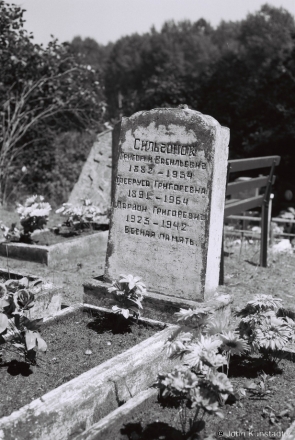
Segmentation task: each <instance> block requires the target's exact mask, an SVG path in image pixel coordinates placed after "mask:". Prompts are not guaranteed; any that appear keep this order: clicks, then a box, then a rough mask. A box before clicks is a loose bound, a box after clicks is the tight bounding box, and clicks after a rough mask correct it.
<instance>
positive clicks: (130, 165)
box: [104, 108, 229, 301]
mask: <svg viewBox="0 0 295 440" xmlns="http://www.w3.org/2000/svg"><path fill="white" fill-rule="evenodd" d="M228 142H229V129H227V128H225V127H221V126H220V124H219V123H218V122H217V121H216V120H215V119H213V118H212V117H210V116H206V115H203V114H201V113H199V112H197V111H194V110H189V109H179V108H177V109H175V108H173V109H167V108H165V109H154V110H151V111H143V112H138V113H136V114H134V115H133V116H131V117H130V118H123V119H122V123H121V133H120V141H119V143H120V154H119V159H118V165H117V176H116V187H115V191H114V203H113V212H112V217H111V225H110V234H109V241H108V250H107V259H106V269H105V274H104V276H105V279H117V278H118V276H119V275H120V274H122V273H123V274H126V273H132V274H134V275H137V276H140V277H142V279H143V280H144V281H145V283H146V284H147V288H148V291H149V292H154V293H156V294H160V295H169V296H172V297H177V298H181V299H183V300H188V301H204V300H208V299H210V298H212V297H213V294H214V292H215V290H216V288H217V286H218V281H219V267H220V253H221V239H222V228H223V214H224V200H225V184H226V170H227V158H228Z"/></svg>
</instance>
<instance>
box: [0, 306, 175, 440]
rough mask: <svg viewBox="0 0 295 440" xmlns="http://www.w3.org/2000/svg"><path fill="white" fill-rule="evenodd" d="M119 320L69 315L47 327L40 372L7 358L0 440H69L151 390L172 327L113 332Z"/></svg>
mask: <svg viewBox="0 0 295 440" xmlns="http://www.w3.org/2000/svg"><path fill="white" fill-rule="evenodd" d="M120 318H121V317H120V316H118V315H114V314H113V313H112V312H110V311H108V310H107V309H102V308H96V307H92V306H88V307H85V306H84V307H83V306H82V305H80V306H77V307H70V308H68V309H65V310H63V311H61V312H60V313H58V314H57V315H56V316H55V317H54V318H51V319H48V320H45V322H44V324H43V330H42V338H44V339H46V340H47V344H48V347H49V348H48V353H47V354H46V355H43V356H42V357H40V360H39V361H38V362H39V364H40V366H39V367H34V366H32V367H29V368H28V367H26V366H25V365H24V363H20V362H16V361H15V360H13V356H12V358H7V359H6V360H5V359H4V362H2V367H3V368H1V389H2V390H3V389H5V390H6V391H5V392H3V393H1V400H2V402H1V403H2V406H1V409H2V415H3V417H2V419H1V420H0V433H1V435H2V436H4V437H3V438H5V439H15V438H22V439H31V438H34V439H36V440H37V439H56V438H59V439H67V438H70V437H71V435H72V436H73V435H75V434H78V433H79V432H83V431H84V430H85V429H86V427H89V426H91V425H92V424H93V423H96V422H97V421H98V420H99V419H100V418H102V417H104V416H105V415H106V414H108V413H109V412H110V411H112V410H113V409H115V408H116V407H118V406H119V405H120V403H121V402H122V401H126V400H128V399H129V398H130V397H131V396H133V395H135V394H137V393H138V392H139V391H141V390H143V389H145V388H146V387H148V386H150V385H151V384H152V382H153V379H154V377H155V375H156V374H157V372H158V371H160V369H162V368H169V367H170V365H172V364H173V361H172V362H171V361H170V360H168V361H167V358H166V356H164V353H163V350H162V349H163V345H164V343H165V342H166V341H167V339H168V338H169V336H171V335H172V334H174V333H175V331H177V329H178V327H177V326H170V325H168V326H167V327H166V328H164V327H165V325H164V324H163V323H157V322H155V321H154V322H153V321H149V320H140V321H139V323H138V324H136V323H132V325H131V328H130V329H128V328H127V327H125V328H124V325H123V327H121V326H120V323H119V324H118V319H120ZM121 319H122V318H121ZM163 328H164V330H162V329H163ZM130 330H131V331H130ZM159 330H160V331H159ZM152 334H153V335H154V336H151V335H152ZM140 341H142V342H140ZM134 344H137V345H135V346H134V347H133V348H129V349H128V347H131V346H133V345H134ZM125 350H127V351H125ZM118 353H121V354H118ZM9 356H10V355H9ZM114 356H115V357H114ZM38 359H39V358H38ZM107 359H109V360H107ZM11 361H12V362H11ZM101 362H102V363H101ZM99 363H100V365H98V364H99ZM30 370H31V371H30ZM75 376H77V377H76V378H75ZM16 378H17V380H16ZM2 383H3V386H2ZM3 387H4V388H3ZM5 387H6V388H7V389H6V388H5ZM56 387H58V388H56ZM53 388H55V389H53ZM50 390H51V391H50ZM46 392H47V394H44V393H46ZM32 399H36V400H33V401H32V402H31V403H29V402H30V401H31V400H32ZM23 404H25V406H23V407H21V406H22V405H23ZM11 411H14V412H12V414H10V415H8V414H9V413H10V412H11Z"/></svg>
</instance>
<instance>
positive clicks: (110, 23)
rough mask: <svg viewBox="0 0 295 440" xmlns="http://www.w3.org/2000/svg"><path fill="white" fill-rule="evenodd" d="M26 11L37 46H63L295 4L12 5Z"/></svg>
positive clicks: (131, 1)
mask: <svg viewBox="0 0 295 440" xmlns="http://www.w3.org/2000/svg"><path fill="white" fill-rule="evenodd" d="M8 2H9V3H14V4H17V5H21V6H22V7H23V9H26V10H27V12H26V13H25V16H24V18H25V20H26V24H25V27H26V29H27V30H29V31H30V32H33V34H34V36H35V41H36V43H44V44H47V43H48V41H49V40H50V39H51V38H50V34H53V35H54V37H56V38H58V40H59V41H60V42H63V41H71V40H72V39H73V37H75V36H78V35H79V36H81V37H82V38H85V37H91V38H93V39H95V40H96V41H97V42H98V43H101V44H106V43H108V42H109V41H113V42H114V41H116V40H117V39H118V38H120V37H122V36H124V35H130V34H132V33H136V32H137V33H139V34H142V33H144V32H148V31H149V30H150V28H151V26H152V25H154V26H155V27H156V29H157V30H160V28H161V26H162V24H163V23H164V22H165V21H167V20H171V19H173V20H175V21H180V20H184V19H189V20H191V21H193V22H194V21H196V20H198V19H199V18H205V19H206V20H207V21H209V22H210V23H211V24H212V25H213V26H216V25H217V24H219V22H220V21H221V20H225V21H229V20H232V21H236V20H241V19H243V18H246V16H247V14H248V13H252V12H255V11H257V10H258V9H260V6H261V5H263V4H265V3H268V4H270V5H273V6H276V7H283V8H285V9H287V10H288V11H289V12H291V14H292V15H293V16H295V0H268V1H267V0H22V1H20V0H14V1H8Z"/></svg>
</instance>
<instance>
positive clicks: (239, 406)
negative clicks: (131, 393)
mask: <svg viewBox="0 0 295 440" xmlns="http://www.w3.org/2000/svg"><path fill="white" fill-rule="evenodd" d="M279 367H281V369H277V368H273V366H270V365H260V364H259V363H258V359H257V358H256V359H255V358H254V359H253V360H252V362H249V363H248V362H247V361H246V358H238V357H236V358H235V359H234V360H233V365H232V366H231V369H232V371H231V372H230V374H229V377H230V379H231V381H232V382H233V384H234V389H237V388H239V387H243V386H245V382H246V381H249V380H250V381H251V382H253V381H254V382H255V383H258V381H259V374H260V373H261V372H262V370H263V371H264V372H265V373H267V374H269V376H268V387H267V391H269V392H268V393H267V394H264V395H263V394H259V393H258V392H257V391H253V392H250V391H247V397H245V398H243V399H241V400H238V401H237V400H235V399H234V398H233V396H230V397H229V398H228V400H227V402H226V404H225V405H224V406H223V407H222V412H223V414H224V418H223V419H221V418H219V417H217V416H213V415H205V417H204V419H203V420H204V421H205V429H204V430H203V431H202V436H201V437H198V440H201V439H203V438H206V437H207V436H209V435H212V438H213V439H219V440H222V439H224V440H225V439H230V438H233V437H238V438H281V436H282V432H284V431H285V430H286V429H287V428H288V427H289V426H290V425H291V423H292V422H293V421H294V420H295V382H294V380H295V379H294V364H293V362H291V361H290V360H283V361H282V362H281V363H280V364H279ZM178 411H179V407H178V405H177V404H176V402H175V401H173V399H163V398H162V399H159V398H157V397H155V398H154V400H153V401H152V402H151V403H149V405H148V408H147V409H144V410H143V411H139V412H138V414H137V413H135V412H134V414H133V416H132V417H131V418H130V420H129V422H127V423H125V424H124V426H123V427H122V429H121V435H120V436H119V437H117V439H116V440H127V439H130V440H131V439H132V440H134V439H136V440H156V439H159V440H160V439H161V440H184V439H186V438H187V437H185V436H184V435H182V432H181V425H180V421H179V415H178ZM194 413H195V411H194V410H192V409H188V418H189V417H193V416H194ZM187 420H188V419H187ZM187 426H188V425H187ZM108 440H113V439H111V438H110V439H108Z"/></svg>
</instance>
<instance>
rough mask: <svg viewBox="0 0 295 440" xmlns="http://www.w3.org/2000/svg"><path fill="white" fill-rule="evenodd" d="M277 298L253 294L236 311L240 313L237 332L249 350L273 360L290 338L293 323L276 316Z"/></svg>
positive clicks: (278, 302)
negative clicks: (241, 307) (245, 341)
mask: <svg viewBox="0 0 295 440" xmlns="http://www.w3.org/2000/svg"><path fill="white" fill-rule="evenodd" d="M280 307H281V300H280V299H278V298H273V297H272V296H271V295H256V296H255V297H254V300H252V301H249V302H248V303H247V304H246V306H245V307H244V308H243V309H242V310H240V311H239V312H238V313H237V315H238V316H242V318H241V321H240V323H239V326H238V330H239V332H240V336H241V337H242V338H244V339H246V340H247V341H248V343H249V345H250V347H251V351H252V352H253V353H261V354H262V355H263V357H265V358H266V359H269V360H271V361H276V359H277V358H279V357H280V354H279V353H278V352H279V351H280V350H281V349H282V348H283V347H284V346H285V345H286V344H287V343H288V342H290V341H292V340H293V339H294V330H295V323H294V321H293V320H292V319H291V318H289V317H287V316H283V317H280V316H278V312H279V310H280Z"/></svg>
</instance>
